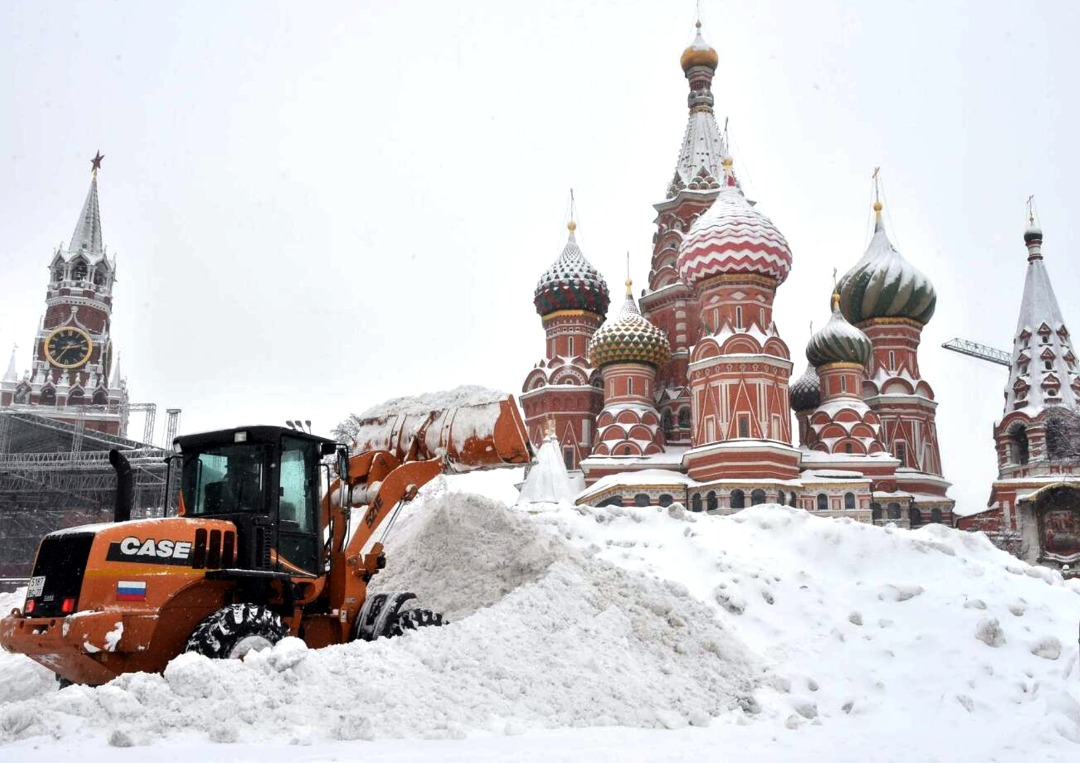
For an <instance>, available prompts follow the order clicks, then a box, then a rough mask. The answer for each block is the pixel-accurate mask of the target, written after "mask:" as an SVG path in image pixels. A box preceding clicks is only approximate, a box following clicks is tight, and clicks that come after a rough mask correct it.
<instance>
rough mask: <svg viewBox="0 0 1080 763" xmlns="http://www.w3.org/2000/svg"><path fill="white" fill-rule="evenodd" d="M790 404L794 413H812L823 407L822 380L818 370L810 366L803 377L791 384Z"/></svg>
mask: <svg viewBox="0 0 1080 763" xmlns="http://www.w3.org/2000/svg"><path fill="white" fill-rule="evenodd" d="M788 399H789V402H790V403H791V410H793V411H796V412H798V411H810V410H813V409H815V408H817V407H818V406H819V405H821V379H820V378H819V377H818V375H817V369H816V368H814V366H813V365H808V366H807V367H806V370H805V371H804V372H803V375H802V376H800V377H799V378H798V379H796V380H795V381H793V382H792V383H791V387H790V388H789V398H788Z"/></svg>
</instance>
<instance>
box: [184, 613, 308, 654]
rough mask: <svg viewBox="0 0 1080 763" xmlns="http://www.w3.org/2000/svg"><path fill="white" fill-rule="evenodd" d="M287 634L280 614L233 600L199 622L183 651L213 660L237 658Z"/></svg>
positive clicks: (271, 644)
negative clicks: (236, 602) (233, 601)
mask: <svg viewBox="0 0 1080 763" xmlns="http://www.w3.org/2000/svg"><path fill="white" fill-rule="evenodd" d="M287 635H289V630H288V628H286V627H285V626H284V625H282V623H281V618H280V617H278V616H277V615H276V614H275V613H274V612H272V611H271V610H270V609H268V608H267V607H264V606H262V605H256V604H233V605H231V606H228V607H224V608H223V609H219V610H218V611H217V612H215V613H214V614H212V615H210V616H209V617H208V618H206V619H205V620H203V621H202V622H201V623H199V627H198V628H196V629H195V632H194V633H192V634H191V638H189V639H188V642H187V646H186V647H185V648H184V651H185V652H195V653H196V654H201V655H203V656H205V657H209V658H211V659H217V660H224V659H241V658H242V657H243V656H244V655H246V654H247V653H248V652H250V651H253V650H254V651H259V650H261V649H268V648H269V647H272V646H273V645H274V644H276V643H277V642H279V641H281V639H283V638H285V637H286V636H287Z"/></svg>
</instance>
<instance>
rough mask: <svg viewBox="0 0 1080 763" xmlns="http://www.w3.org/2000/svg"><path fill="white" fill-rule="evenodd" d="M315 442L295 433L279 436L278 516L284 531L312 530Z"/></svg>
mask: <svg viewBox="0 0 1080 763" xmlns="http://www.w3.org/2000/svg"><path fill="white" fill-rule="evenodd" d="M318 463H319V445H318V443H313V442H310V441H307V440H301V439H299V438H296V437H288V436H284V437H282V438H281V478H280V479H281V489H280V491H279V496H280V497H279V500H278V517H279V520H280V522H281V529H282V530H283V531H286V532H289V531H291V532H302V533H314V532H315V530H316V527H315V513H316V512H315V509H316V506H317V500H318V487H319V486H318V485H317V484H315V482H314V480H315V479H316V477H317V476H318Z"/></svg>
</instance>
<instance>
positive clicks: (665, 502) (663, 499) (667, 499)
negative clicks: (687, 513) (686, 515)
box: [656, 493, 675, 507]
mask: <svg viewBox="0 0 1080 763" xmlns="http://www.w3.org/2000/svg"><path fill="white" fill-rule="evenodd" d="M656 502H657V503H659V504H660V505H661V506H664V507H667V506H670V505H671V504H673V503H675V499H674V498H672V497H671V495H670V494H669V493H661V494H660V497H659V498H658V499H657V500H656Z"/></svg>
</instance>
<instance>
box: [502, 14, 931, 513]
mask: <svg viewBox="0 0 1080 763" xmlns="http://www.w3.org/2000/svg"><path fill="white" fill-rule="evenodd" d="M680 63H681V65H682V70H683V73H684V74H685V76H686V80H687V82H688V83H689V95H688V99H687V100H688V105H689V118H688V122H687V126H686V133H685V135H684V137H683V141H682V146H681V148H680V151H679V156H678V161H677V163H676V167H675V173H674V175H673V176H672V178H671V181H670V182H669V183H668V186H667V189H666V194H665V197H664V199H663V201H660V202H659V203H657V204H655V205H654V208H655V209H656V213H657V216H656V221H655V223H656V233H655V234H654V236H653V250H652V258H651V262H650V268H649V276H648V283H647V288H645V289H644V290H643V291H642V293H641V298H640V300H636V299H635V298H634V296H633V291H632V282H631V280H630V279H629V278H628V279H627V281H626V296H625V299H624V301H623V303H622V305H621V306H620V307H618V308H617V309H614V310H612V311H611V314H610V315H609V311H608V308H609V306H610V303H611V295H610V292H609V290H608V285H607V283H606V282H605V280H604V278H603V276H601V274H600V273H599V272H598V271H597V270H596V268H594V267H593V266H592V265H591V264H590V263H589V261H588V259H586V257H585V254H584V253H583V252H582V251H581V249H580V247H579V246H578V244H577V241H576V239H575V230H576V225H575V222H574V221H573V220H572V221H571V222H570V223H569V225H568V228H569V235H568V237H567V242H566V246H565V247H564V249H563V251H562V253H561V254H560V255H559V257H558V258H557V259H556V260H555V262H554V263H553V264H552V265H551V267H549V268H548V269H547V270H546V271H545V272H544V273H543V275H542V276H541V277H540V280H539V282H538V284H537V286H536V290H535V293H534V300H533V301H534V304H535V306H536V310H537V313H539V315H540V318H541V321H542V324H543V328H544V332H545V334H546V337H547V342H546V351H545V354H544V358H543V359H542V360H541V361H540V362H539V363H537V364H536V366H535V367H534V368H533V369H532V371H530V372H529V374H528V375H527V376H526V378H525V382H524V385H523V389H522V394H521V396H520V400H521V404H522V408H523V410H524V412H525V419H526V424H527V426H528V429H529V433H530V437H531V438H532V440H533V442H534V443H535V444H537V445H539V444H540V443H542V442H543V441H544V439H545V436H546V435H547V433H548V432H553V433H554V436H555V437H556V438H557V440H558V443H559V446H560V448H561V449H562V452H563V457H564V460H565V463H566V466H567V468H568V469H569V470H572V473H577V474H579V475H580V479H581V480H582V482H583V487H584V490H583V492H582V493H581V494H580V495H579V497H578V502H579V503H589V504H592V505H626V506H635V505H636V506H648V505H660V506H666V505H669V504H672V503H675V502H679V503H683V504H684V505H686V506H687V507H688V508H690V509H691V510H692V511H714V512H720V513H725V512H729V511H734V510H738V509H741V508H744V507H746V506H750V505H754V504H759V503H780V504H783V505H790V506H797V507H801V508H805V509H807V510H811V511H814V512H815V513H823V514H825V515H832V516H849V517H851V518H853V519H858V520H860V521H865V522H871V521H873V522H886V521H888V522H894V523H896V524H898V525H903V526H911V527H915V526H919V525H921V524H925V523H928V522H944V523H948V524H951V523H952V520H953V516H952V510H953V501H952V499H950V498H949V497H948V494H947V491H948V488H949V487H950V483H949V482H947V481H946V480H945V478H944V477H943V476H942V468H941V456H940V451H939V448H938V439H937V430H936V427H935V408H936V405H937V404H936V402H935V401H934V392H933V389H932V388H931V387H930V385H929V384H928V383H927V382H926V380H924V379H923V378H922V376H921V374H920V371H919V363H918V350H919V341H920V336H921V332H922V329H923V327H924V326H925V325H926V324H927V322H928V321H929V320H930V319H931V317H932V316H933V314H934V307H935V303H936V299H937V297H936V294H935V292H934V287H933V285H932V284H931V282H930V280H929V279H928V278H927V277H926V276H925V275H924V274H923V273H922V272H920V271H919V270H918V269H917V268H915V267H914V266H913V265H912V264H910V263H909V262H908V261H907V260H906V259H904V257H903V256H902V255H901V254H900V253H899V252H898V251H897V250H896V248H895V247H894V246H893V245H892V243H891V242H890V241H889V238H888V234H887V233H886V230H885V226H884V222H883V220H882V214H881V211H882V206H881V204H880V203H879V202H875V205H874V211H875V218H876V222H875V227H874V234H873V237H872V238H871V240H870V244H869V246H868V247H867V250H866V252H865V254H864V255H863V256H862V258H861V259H859V260H858V261H856V262H855V263H854V265H853V266H852V267H851V269H850V270H849V271H848V272H847V273H846V274H844V275H843V277H842V278H840V279H839V280H838V281H837V282H836V288H835V289H834V293H833V294H832V295H831V305H830V307H831V314H830V315H829V318H828V321H827V322H826V323H825V325H824V326H823V327H822V328H821V329H820V330H819V331H817V332H816V333H814V334H813V336H812V337H811V339H810V342H809V344H808V345H807V346H806V351H805V357H806V360H807V366H806V368H805V370H804V371H803V372H802V373H801V375H799V376H798V377H797V378H795V379H794V380H792V375H793V372H794V371H795V369H796V365H801V362H800V363H796V362H793V360H792V357H791V352H790V350H789V347H788V345H787V343H786V342H785V341H784V339H783V338H782V337H781V336H780V332H779V330H778V328H777V326H776V324H775V323H774V321H773V315H772V314H773V303H774V300H775V298H776V293H777V290H778V289H779V287H780V286H781V284H783V283H784V281H785V280H786V278H787V276H788V273H789V272H790V270H791V266H792V252H791V248H790V247H789V246H788V243H787V241H786V240H785V238H784V235H783V234H782V233H781V232H780V229H779V228H778V227H777V226H776V225H775V224H774V223H773V222H772V221H771V220H770V219H769V218H768V217H766V216H765V215H764V214H762V212H760V211H759V210H758V208H757V206H756V203H755V202H751V201H749V200H748V199H747V198H746V196H745V195H744V193H743V190H742V188H741V186H740V182H739V177H738V173H737V171H736V169H735V159H734V157H732V155H731V152H730V151H729V148H728V145H727V140H726V137H725V135H724V133H722V132H721V130H720V128H719V126H718V124H717V121H716V117H715V115H714V112H713V105H714V99H713V94H712V90H711V86H712V80H713V76H714V75H715V73H716V69H717V65H718V63H719V57H718V55H717V52H716V51H715V50H714V49H713V48H712V47H711V46H709V45H708V44H707V43H706V42H705V40H704V38H703V37H702V34H701V24H700V22H699V23H698V25H697V35H696V38H695V39H694V41H693V43H692V44H691V45H690V47H688V48H686V50H685V51H683V54H682V57H681V59H680ZM853 259H854V258H853ZM822 301H823V303H824V302H825V300H824V299H823V300H822ZM792 414H794V421H795V423H796V428H795V429H794V431H793V425H792V420H793V417H792Z"/></svg>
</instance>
